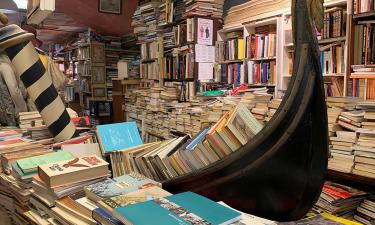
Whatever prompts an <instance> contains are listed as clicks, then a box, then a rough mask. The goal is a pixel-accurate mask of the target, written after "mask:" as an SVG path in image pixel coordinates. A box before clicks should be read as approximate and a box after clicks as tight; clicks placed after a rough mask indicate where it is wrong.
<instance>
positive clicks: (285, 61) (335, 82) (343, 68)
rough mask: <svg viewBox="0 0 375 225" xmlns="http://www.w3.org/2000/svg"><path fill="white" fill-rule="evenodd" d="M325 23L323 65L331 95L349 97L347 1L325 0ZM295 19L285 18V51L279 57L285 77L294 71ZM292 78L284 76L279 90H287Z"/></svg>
mask: <svg viewBox="0 0 375 225" xmlns="http://www.w3.org/2000/svg"><path fill="white" fill-rule="evenodd" d="M324 9H325V12H324V23H323V28H322V30H321V31H319V34H320V38H321V40H318V44H319V47H320V51H321V52H320V59H321V61H320V63H321V68H322V75H323V77H324V78H325V90H326V95H327V96H345V95H346V93H345V91H346V85H347V84H346V80H347V77H349V74H348V73H347V70H348V69H347V64H348V63H347V61H348V41H347V40H349V39H348V37H347V32H346V30H347V29H346V22H345V21H346V20H347V9H348V5H347V1H343V0H339V1H327V0H326V1H324ZM291 25H292V18H291V16H285V19H284V21H283V24H282V26H283V33H284V35H283V39H284V40H283V50H282V56H281V57H280V58H279V57H277V60H278V63H281V64H282V74H287V75H289V74H291V73H292V69H293V58H294V45H293V38H292V26H291ZM289 82H290V76H281V81H279V82H278V85H280V86H279V90H286V89H287V87H288V86H289Z"/></svg>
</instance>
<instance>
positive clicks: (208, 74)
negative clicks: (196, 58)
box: [198, 63, 214, 81]
mask: <svg viewBox="0 0 375 225" xmlns="http://www.w3.org/2000/svg"><path fill="white" fill-rule="evenodd" d="M213 78H214V64H213V63H199V65H198V79H199V80H200V81H209V80H212V79H213Z"/></svg>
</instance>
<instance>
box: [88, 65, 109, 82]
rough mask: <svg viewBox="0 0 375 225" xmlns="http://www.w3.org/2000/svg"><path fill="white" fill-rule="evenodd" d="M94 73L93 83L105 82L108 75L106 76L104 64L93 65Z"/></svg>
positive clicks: (92, 70) (92, 71)
mask: <svg viewBox="0 0 375 225" xmlns="http://www.w3.org/2000/svg"><path fill="white" fill-rule="evenodd" d="M91 73H92V75H91V76H92V83H93V84H105V82H106V77H105V67H104V66H92V67H91Z"/></svg>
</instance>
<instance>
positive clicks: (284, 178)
mask: <svg viewBox="0 0 375 225" xmlns="http://www.w3.org/2000/svg"><path fill="white" fill-rule="evenodd" d="M308 4H309V6H308ZM311 4H315V5H311ZM319 4H322V2H321V1H320V0H317V1H315V2H314V1H313V0H312V1H311V0H295V1H294V2H293V15H294V16H293V29H294V31H298V32H294V34H295V35H294V36H295V49H296V51H295V52H296V53H295V58H294V68H293V76H292V79H291V83H290V85H289V88H288V90H287V92H286V94H285V97H284V99H283V101H282V103H281V105H280V108H279V109H278V111H277V112H276V114H275V115H274V117H273V118H272V119H271V121H269V123H268V124H267V125H266V126H265V127H264V129H263V130H262V131H261V132H260V133H258V135H257V136H255V138H254V139H252V140H251V141H250V142H249V143H247V144H246V145H245V146H243V147H242V148H241V149H239V150H238V151H236V152H235V153H233V154H232V155H230V156H228V157H226V158H225V159H223V160H221V161H219V162H217V163H215V164H213V165H211V166H209V167H207V168H204V169H202V170H199V171H195V172H193V173H190V174H187V175H185V176H181V177H178V178H176V179H173V180H169V181H165V182H163V187H164V188H165V189H166V190H168V191H171V192H172V193H178V192H182V191H194V192H197V193H199V194H202V195H204V196H207V197H209V198H211V199H214V200H216V201H224V202H225V203H227V204H229V205H230V206H232V207H234V208H236V209H238V210H241V211H244V212H248V213H252V214H255V215H258V216H262V217H265V218H269V219H274V220H278V221H291V220H297V219H300V218H302V217H303V216H305V215H306V213H307V212H308V211H309V210H310V209H311V208H312V206H313V205H314V203H315V202H316V201H317V199H318V197H319V195H320V193H321V190H322V186H323V183H324V180H325V176H326V170H327V163H328V125H327V124H328V123H327V110H326V103H325V96H324V89H323V77H322V75H321V69H320V63H319V62H320V60H319V52H318V50H319V48H318V44H317V40H316V37H315V35H313V33H312V31H313V28H312V22H313V16H308V15H309V12H310V11H311V13H316V12H317V13H320V12H319V11H317V10H319V9H321V10H322V5H319ZM311 7H315V8H311ZM317 22H319V21H317Z"/></svg>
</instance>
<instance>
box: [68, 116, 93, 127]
mask: <svg viewBox="0 0 375 225" xmlns="http://www.w3.org/2000/svg"><path fill="white" fill-rule="evenodd" d="M72 121H73V123H74V125H76V127H89V126H91V122H90V117H89V116H82V117H75V118H72Z"/></svg>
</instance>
